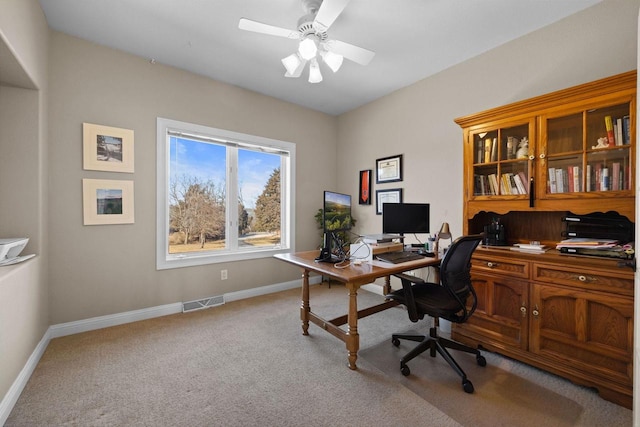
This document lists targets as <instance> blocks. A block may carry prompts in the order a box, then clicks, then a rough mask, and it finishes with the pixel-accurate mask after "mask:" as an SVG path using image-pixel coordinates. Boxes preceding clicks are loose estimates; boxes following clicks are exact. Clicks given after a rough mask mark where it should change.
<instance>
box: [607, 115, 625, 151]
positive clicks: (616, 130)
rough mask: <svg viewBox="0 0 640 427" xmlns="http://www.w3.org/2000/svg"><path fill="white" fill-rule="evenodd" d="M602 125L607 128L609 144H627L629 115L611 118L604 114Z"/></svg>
mask: <svg viewBox="0 0 640 427" xmlns="http://www.w3.org/2000/svg"><path fill="white" fill-rule="evenodd" d="M604 126H605V129H606V130H607V139H608V141H609V146H610V147H612V146H616V145H628V144H629V142H630V141H631V130H630V128H629V116H624V117H620V118H617V119H615V120H614V119H613V118H612V117H611V116H605V118H604Z"/></svg>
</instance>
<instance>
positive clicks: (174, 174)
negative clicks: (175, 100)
mask: <svg viewBox="0 0 640 427" xmlns="http://www.w3.org/2000/svg"><path fill="white" fill-rule="evenodd" d="M169 143H170V154H169V157H170V159H169V239H168V242H169V248H168V250H169V253H170V254H176V253H186V252H200V251H220V250H224V249H225V248H226V244H225V224H226V217H225V215H226V214H225V212H226V204H225V199H226V195H225V193H226V191H225V188H226V176H225V172H226V170H227V167H226V166H227V160H226V159H227V154H226V151H227V148H226V147H225V146H224V145H219V144H214V143H209V142H201V141H194V140H190V139H185V138H178V137H171V138H170V141H169Z"/></svg>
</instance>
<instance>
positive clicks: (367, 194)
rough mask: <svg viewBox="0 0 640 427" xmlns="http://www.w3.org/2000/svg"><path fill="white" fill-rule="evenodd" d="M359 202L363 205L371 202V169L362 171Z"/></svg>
mask: <svg viewBox="0 0 640 427" xmlns="http://www.w3.org/2000/svg"><path fill="white" fill-rule="evenodd" d="M358 194H359V196H358V202H359V203H360V204H361V205H370V204H371V169H367V170H363V171H360V192H359V193H358Z"/></svg>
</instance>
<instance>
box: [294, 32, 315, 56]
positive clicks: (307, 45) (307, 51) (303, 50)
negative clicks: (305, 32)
mask: <svg viewBox="0 0 640 427" xmlns="http://www.w3.org/2000/svg"><path fill="white" fill-rule="evenodd" d="M314 38H315V37H314V36H307V37H305V38H304V40H302V41H301V42H300V44H299V45H298V53H299V54H300V56H301V57H302V59H306V60H307V61H308V60H310V59H311V58H314V57H315V56H316V55H317V53H318V45H317V44H316V41H315V40H314Z"/></svg>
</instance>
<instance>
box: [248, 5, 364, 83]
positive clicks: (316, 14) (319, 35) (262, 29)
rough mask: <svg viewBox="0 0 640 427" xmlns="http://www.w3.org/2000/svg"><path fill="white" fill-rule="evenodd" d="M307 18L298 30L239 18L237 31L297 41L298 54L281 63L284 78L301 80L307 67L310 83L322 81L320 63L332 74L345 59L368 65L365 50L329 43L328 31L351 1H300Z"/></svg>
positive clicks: (338, 42) (334, 41)
mask: <svg viewBox="0 0 640 427" xmlns="http://www.w3.org/2000/svg"><path fill="white" fill-rule="evenodd" d="M301 1H302V7H303V8H304V10H305V11H306V14H305V15H304V16H302V17H301V18H300V19H299V20H298V29H297V30H288V29H286V28H281V27H275V26H273V25H269V24H263V23H262V22H257V21H253V20H251V19H247V18H241V19H240V22H239V23H238V28H240V29H241V30H246V31H253V32H255V33H262V34H268V35H271V36H277V37H285V38H288V39H292V40H299V43H298V50H297V51H296V52H294V53H292V54H291V55H289V56H287V57H286V58H283V59H282V64H283V65H284V67H285V68H286V69H287V72H286V73H285V77H300V75H301V74H302V71H303V70H304V67H305V66H306V65H307V63H309V82H310V83H319V82H321V81H322V73H321V72H320V65H319V62H318V61H319V60H322V61H323V62H324V63H325V64H327V65H328V66H329V68H330V69H331V70H332V71H333V72H334V73H335V72H336V71H338V70H339V69H340V66H341V65H342V61H343V59H344V58H347V59H349V60H351V61H353V62H356V63H358V64H360V65H367V64H368V63H369V62H370V61H371V60H372V59H373V56H374V55H375V52H372V51H370V50H368V49H364V48H361V47H358V46H354V45H352V44H349V43H345V42H342V41H340V40H333V39H330V38H329V36H328V35H327V30H328V29H329V27H330V26H331V24H333V22H334V21H335V20H336V19H337V18H338V16H339V15H340V14H341V13H342V11H343V10H344V8H345V7H346V6H347V4H348V3H349V1H350V0H301Z"/></svg>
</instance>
